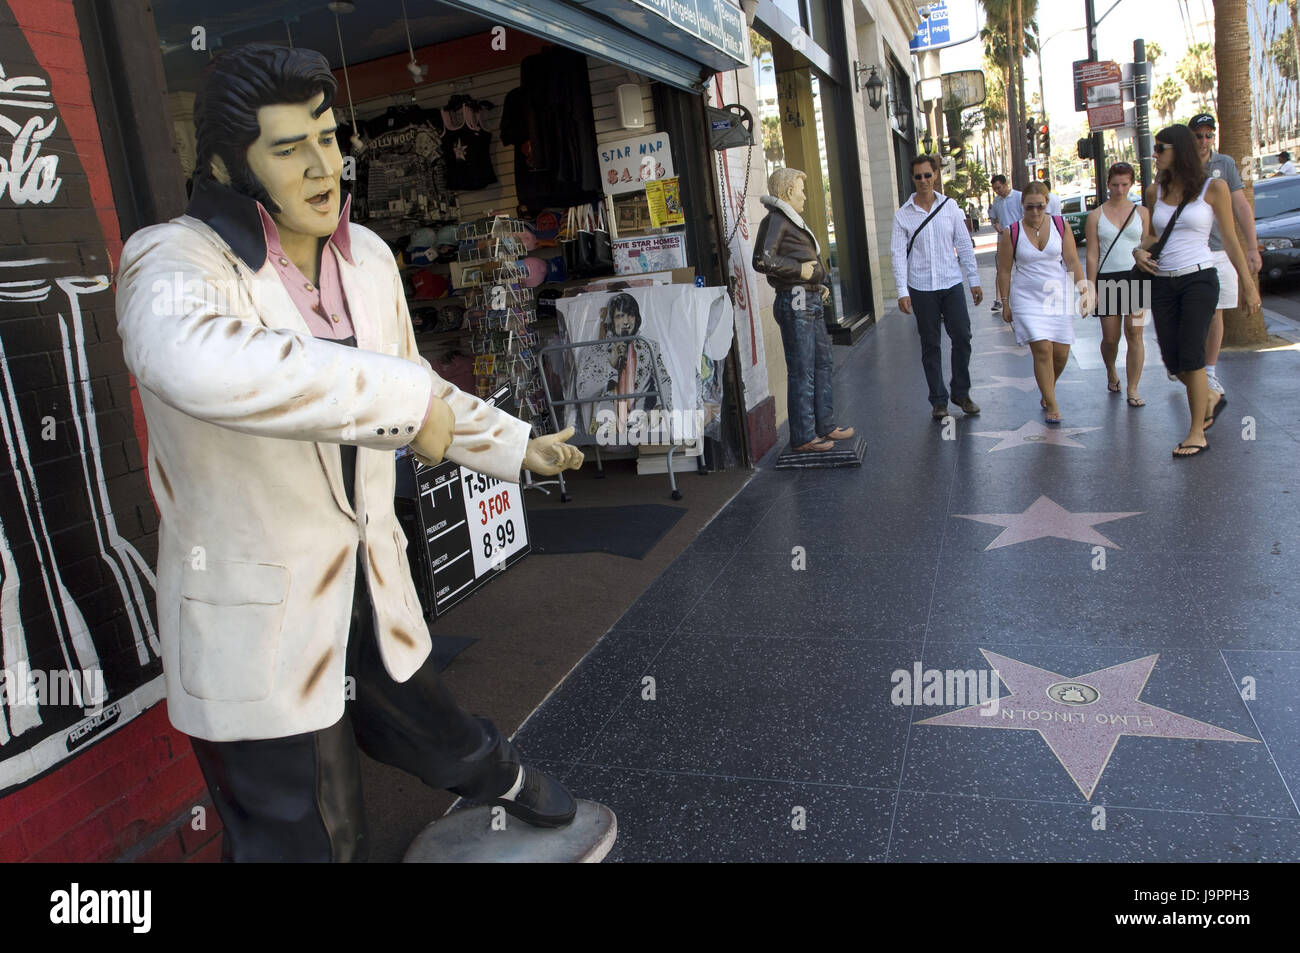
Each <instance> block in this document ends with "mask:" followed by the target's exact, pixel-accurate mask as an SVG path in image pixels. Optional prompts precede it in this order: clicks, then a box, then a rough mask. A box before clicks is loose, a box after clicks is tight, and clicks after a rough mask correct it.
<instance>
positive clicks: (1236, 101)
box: [1214, 0, 1268, 344]
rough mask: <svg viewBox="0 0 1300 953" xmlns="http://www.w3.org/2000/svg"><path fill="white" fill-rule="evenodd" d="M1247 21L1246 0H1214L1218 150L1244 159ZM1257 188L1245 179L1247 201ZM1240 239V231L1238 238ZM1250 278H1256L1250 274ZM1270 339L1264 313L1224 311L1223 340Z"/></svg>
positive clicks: (1247, 99)
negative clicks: (1219, 104)
mask: <svg viewBox="0 0 1300 953" xmlns="http://www.w3.org/2000/svg"><path fill="white" fill-rule="evenodd" d="M1245 22H1246V0H1214V26H1215V36H1216V37H1218V43H1217V44H1216V48H1215V63H1214V65H1215V68H1216V70H1217V72H1218V76H1219V79H1218V85H1219V93H1220V95H1219V97H1218V99H1219V102H1220V103H1221V104H1222V106H1221V109H1220V110H1219V151H1220V152H1222V153H1223V154H1224V155H1228V156H1232V157H1233V158H1235V159H1237V160H1238V161H1244V159H1245V157H1246V156H1247V155H1249V153H1250V151H1251V149H1250V78H1251V73H1252V70H1251V62H1250V34H1249V33H1248V31H1246V30H1243V29H1241V28H1240V27H1241V24H1243V23H1245ZM1253 192H1254V190H1253V189H1252V188H1251V184H1250V182H1249V181H1247V182H1246V201H1247V202H1250V204H1251V206H1252V207H1253V206H1254V194H1253ZM1238 240H1240V233H1239V238H1238ZM1246 280H1247V281H1253V280H1254V278H1253V276H1252V277H1249V278H1247V279H1246ZM1267 339H1268V332H1267V330H1266V329H1265V326H1264V315H1263V313H1262V312H1260V313H1259V314H1254V315H1251V314H1247V313H1246V310H1245V309H1244V308H1232V309H1231V310H1227V311H1224V312H1223V343H1224V344H1259V343H1262V342H1263V341H1266V340H1267Z"/></svg>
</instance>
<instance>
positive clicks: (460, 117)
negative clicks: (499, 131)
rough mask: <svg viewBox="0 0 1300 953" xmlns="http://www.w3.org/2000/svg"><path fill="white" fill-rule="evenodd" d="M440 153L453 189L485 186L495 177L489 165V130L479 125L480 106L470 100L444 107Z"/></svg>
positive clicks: (473, 188)
mask: <svg viewBox="0 0 1300 953" xmlns="http://www.w3.org/2000/svg"><path fill="white" fill-rule="evenodd" d="M442 120H443V125H444V126H445V128H446V131H445V132H444V133H443V137H442V152H443V157H444V159H445V160H446V162H447V187H448V188H450V189H452V190H454V191H456V192H473V191H476V190H477V189H485V188H487V187H488V186H489V185H492V184H494V183H495V182H496V181H497V173H496V170H495V169H493V168H492V133H490V132H488V131H487V130H486V129H484V128H483V127H482V125H481V124H480V121H479V110H478V109H476V108H475V105H474V104H472V103H470V104H466V105H465V106H463V107H461V108H460V109H452V110H448V109H444V110H443V111H442Z"/></svg>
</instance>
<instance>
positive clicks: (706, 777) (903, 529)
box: [517, 251, 1300, 861]
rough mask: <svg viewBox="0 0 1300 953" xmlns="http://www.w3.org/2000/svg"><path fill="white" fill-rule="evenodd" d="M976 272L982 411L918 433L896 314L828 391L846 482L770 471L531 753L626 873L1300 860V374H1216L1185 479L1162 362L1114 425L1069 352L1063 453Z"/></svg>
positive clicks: (685, 558)
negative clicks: (849, 459) (752, 864)
mask: <svg viewBox="0 0 1300 953" xmlns="http://www.w3.org/2000/svg"><path fill="white" fill-rule="evenodd" d="M979 257H980V263H981V266H982V271H983V272H984V274H985V283H984V290H985V296H986V304H985V305H984V306H983V307H981V308H977V309H973V311H972V318H973V325H974V330H975V337H974V358H973V360H972V376H973V378H974V380H975V383H976V386H977V389H976V390H975V392H974V398H975V400H976V401H977V402H978V403H980V405H981V406H982V407H983V413H982V414H980V415H979V416H977V417H974V418H963V417H962V415H961V414H960V412H956V419H955V420H954V421H952V423H951V426H948V427H944V426H940V425H937V424H934V423H932V422H931V421H930V417H929V412H930V408H929V404H928V403H927V400H926V387H925V379H924V377H923V375H922V373H921V368H920V361H919V347H918V343H917V339H916V332H915V326H914V324H913V323H912V322H911V321H909V320H908V319H906V318H904V317H903V316H901V315H899V314H898V313H897V312H896V311H894V312H892V313H890V314H888V315H887V316H886V317H885V319H884V320H883V321H882V322H881V324H880V325H879V326H878V327H877V328H876V329H875V330H874V331H873V333H871V334H870V335H868V336H867V337H865V338H864V339H863V340H862V341H860V342H859V343H858V344H857V345H856V346H855V347H854V348H853V349H852V352H851V353H850V354H849V356H848V358H847V359H845V360H844V361H843V362H842V364H841V365H840V368H839V370H838V372H837V379H836V398H837V407H838V414H839V420H840V421H841V422H843V423H845V424H852V425H853V426H855V427H857V428H858V429H859V432H860V433H863V434H864V435H865V437H866V439H867V443H868V450H867V457H866V461H865V463H864V466H863V467H862V469H860V470H833V471H821V472H818V471H812V472H806V473H795V472H790V471H781V472H777V471H773V470H771V469H768V468H760V471H759V473H758V474H757V476H756V477H755V478H754V479H753V480H751V481H750V482H749V484H748V485H747V486H746V487H745V488H744V490H743V491H742V492H741V493H740V494H739V495H738V496H737V497H736V498H735V499H734V500H733V501H732V502H731V503H730V504H729V505H728V506H727V507H726V509H724V510H723V511H722V512H721V513H720V514H719V515H718V516H717V517H716V518H715V519H714V520H713V522H712V523H711V524H710V525H708V526H707V527H706V528H705V529H704V531H703V532H702V533H701V534H700V535H699V536H698V537H697V538H696V539H695V540H694V541H693V543H692V544H691V545H690V546H689V547H688V548H687V549H686V551H685V552H684V553H683V554H682V556H681V557H680V558H678V559H677V560H676V562H675V563H673V565H672V566H670V567H669V568H668V570H667V571H666V572H665V573H664V575H663V576H662V577H661V578H660V579H659V580H658V581H657V582H656V583H655V584H654V585H653V586H652V587H651V588H650V590H649V591H647V592H646V594H645V595H644V596H643V597H642V598H641V599H640V600H639V601H638V602H637V603H636V604H635V605H634V606H633V608H632V609H631V610H630V611H628V613H627V614H626V615H624V616H623V617H622V619H620V620H619V622H618V623H617V624H616V625H615V626H614V627H613V628H612V629H611V630H610V632H609V633H608V634H607V635H606V636H605V637H604V638H603V639H602V640H601V641H600V643H599V644H598V645H597V646H596V647H595V649H593V650H592V652H591V653H590V654H589V655H588V656H587V657H586V659H585V660H584V661H583V662H582V664H581V665H580V666H579V667H578V668H577V669H576V670H575V671H574V672H573V673H572V674H571V675H570V676H569V677H568V679H566V680H565V682H564V683H563V684H562V685H561V686H560V687H559V688H558V689H557V690H556V691H555V692H554V693H553V694H552V696H551V697H550V698H549V699H548V700H547V701H546V702H545V703H544V704H543V705H542V706H541V708H539V709H538V711H537V712H535V713H534V715H533V716H532V717H531V718H530V719H529V721H528V722H527V723H526V724H525V725H524V727H523V728H522V729H521V730H520V732H519V734H518V736H517V740H518V741H519V743H520V745H521V746H522V748H523V750H524V751H525V752H526V753H527V755H528V757H529V758H530V759H534V760H541V761H543V762H544V763H546V764H547V765H548V766H549V767H550V768H551V769H553V770H554V771H556V772H557V774H558V775H559V776H560V777H562V778H563V779H564V780H565V782H566V783H567V784H568V785H569V786H570V787H571V788H572V789H573V790H574V792H575V793H576V794H578V795H579V796H582V797H588V798H594V799H597V800H600V801H603V802H604V803H606V804H608V805H609V806H610V807H611V808H613V810H614V811H615V812H616V813H617V815H618V819H619V838H618V843H617V845H616V846H615V848H614V852H613V854H611V856H610V859H611V860H639V861H664V860H732V861H739V860H750V861H757V860H807V861H812V860H893V861H908V860H1027V861H1059V860H1068V861H1079V860H1100V861H1187V860H1238V861H1258V860H1275V861H1276V860H1294V859H1295V858H1296V857H1297V856H1300V811H1298V810H1297V805H1296V794H1297V793H1300V745H1297V741H1300V714H1298V713H1297V709H1296V706H1295V703H1294V699H1295V696H1296V686H1297V685H1298V684H1300V625H1297V618H1300V587H1298V586H1297V585H1296V579H1297V576H1298V575H1300V556H1298V555H1297V542H1296V541H1297V540H1298V539H1300V487H1297V482H1298V481H1297V479H1296V470H1297V461H1298V460H1300V376H1297V371H1298V370H1300V350H1297V349H1296V348H1291V349H1285V350H1275V351H1269V352H1264V353H1225V354H1224V356H1223V357H1222V358H1221V360H1220V365H1219V366H1220V372H1219V373H1220V377H1221V379H1222V380H1223V382H1224V384H1225V386H1227V388H1228V400H1229V406H1228V410H1227V412H1226V413H1225V414H1224V415H1223V417H1222V419H1221V420H1220V422H1219V423H1218V425H1217V427H1216V428H1215V429H1214V430H1212V431H1211V432H1210V437H1209V442H1210V445H1211V447H1212V448H1213V450H1212V452H1211V453H1209V454H1207V455H1206V456H1204V457H1201V458H1198V459H1194V460H1174V459H1173V458H1172V457H1171V455H1170V451H1171V449H1172V448H1173V446H1174V445H1175V444H1176V443H1177V442H1178V440H1180V439H1181V438H1182V437H1183V436H1184V435H1185V428H1186V414H1187V409H1186V402H1185V399H1184V396H1183V389H1182V387H1181V386H1179V385H1176V384H1174V383H1171V382H1170V381H1168V380H1167V379H1166V377H1165V375H1164V373H1163V370H1162V369H1161V368H1160V367H1159V366H1158V365H1157V364H1156V363H1155V362H1156V361H1157V357H1156V354H1157V351H1156V347H1155V341H1154V338H1153V337H1152V338H1150V339H1149V340H1148V344H1147V349H1148V355H1149V358H1148V367H1147V370H1146V373H1145V375H1144V377H1143V380H1142V387H1141V393H1142V395H1143V397H1144V398H1145V399H1146V401H1147V406H1146V407H1143V408H1140V409H1130V408H1129V407H1128V406H1127V405H1126V404H1125V402H1124V400H1123V396H1122V394H1119V395H1116V394H1110V393H1108V392H1107V391H1106V382H1105V375H1104V373H1103V372H1102V370H1101V369H1100V358H1099V357H1098V356H1097V351H1096V347H1097V341H1098V339H1099V330H1098V328H1097V325H1096V323H1095V320H1093V321H1087V322H1084V321H1081V322H1079V323H1078V325H1077V326H1076V327H1077V329H1078V331H1079V334H1080V340H1079V343H1078V345H1077V347H1076V349H1075V353H1074V357H1073V358H1072V360H1071V363H1070V366H1069V367H1068V368H1067V370H1066V372H1065V374H1064V375H1063V377H1062V387H1061V396H1060V404H1061V409H1062V412H1063V414H1064V417H1065V423H1064V426H1063V427H1062V428H1060V429H1055V430H1051V431H1049V430H1047V428H1046V427H1044V426H1043V425H1042V414H1041V412H1040V410H1039V407H1038V396H1037V392H1036V390H1035V389H1034V387H1033V383H1032V370H1031V367H1030V359H1029V357H1028V356H1027V355H1026V354H1023V353H1019V352H1020V350H1021V349H1017V348H1015V342H1014V340H1013V339H1012V336H1011V334H1010V333H1007V332H1006V331H1005V330H1004V326H1003V324H1002V321H1001V320H1000V319H999V318H998V317H996V316H994V315H993V314H992V313H991V312H990V310H989V307H988V303H991V301H992V289H993V281H992V253H991V251H985V252H982V253H981V254H980V256H979ZM1151 333H1152V332H1151V331H1150V329H1148V334H1149V335H1150V334H1151ZM947 347H948V345H947V343H945V345H944V349H945V362H946V354H947ZM1123 360H1124V355H1123V345H1121V354H1120V362H1121V367H1122V362H1123ZM837 363H838V362H837ZM945 436H947V437H951V439H945ZM768 463H769V464H770V460H769V461H768ZM800 552H806V568H801V561H800V558H799V555H798V554H799V553H800ZM991 669H996V670H997V672H998V674H999V676H1000V677H997V678H994V680H993V681H994V684H997V685H998V686H999V688H998V694H999V695H1000V696H1001V698H1000V699H999V700H998V702H997V703H996V704H997V709H996V711H994V712H993V713H992V714H991V715H987V716H986V715H983V714H981V713H980V711H979V709H978V708H972V707H970V705H971V703H972V701H974V700H979V699H983V698H986V697H987V693H986V692H985V693H981V694H980V695H979V699H975V698H972V697H971V696H965V691H964V689H965V687H966V682H965V681H964V680H963V678H962V673H969V676H970V684H971V688H972V695H973V694H974V689H975V688H976V686H977V685H978V684H979V681H980V679H981V678H983V679H985V680H986V684H987V679H988V672H989V670H991ZM930 670H934V671H935V672H937V673H938V674H937V675H936V676H930V675H927V674H925V673H927V672H929V671H930ZM948 672H951V673H952V674H951V675H949V674H946V673H948ZM917 675H919V676H920V678H919V679H915V677H916V676H917ZM914 679H915V680H916V681H917V682H918V684H916V686H915V687H916V692H915V695H913V696H912V697H909V698H906V699H905V698H904V697H903V689H904V688H908V689H910V688H911V687H912V685H911V684H910V683H911V682H912V681H913V680H914ZM936 679H937V680H938V687H937V688H936V687H935V684H936ZM923 686H928V687H929V688H930V691H924V692H923V691H922V687H923ZM958 687H961V688H962V689H963V696H965V697H958V696H957V695H956V693H955V690H956V689H957V688H958ZM909 694H910V693H909ZM1243 695H1244V696H1245V698H1246V700H1243ZM945 696H946V697H945ZM1007 696H1011V697H1007ZM901 701H915V702H918V703H921V702H928V703H927V704H915V705H913V704H897V702H901ZM989 708H990V709H991V708H992V704H990V706H989ZM937 716H938V717H937ZM1097 807H1103V808H1104V809H1105V811H1104V812H1103V814H1101V815H1098V813H1097V812H1096V810H1095V809H1096V808H1097ZM1099 816H1101V817H1102V819H1103V821H1104V829H1101V830H1099V829H1097V828H1096V822H1097V818H1098V817H1099Z"/></svg>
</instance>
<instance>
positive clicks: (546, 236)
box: [536, 212, 560, 246]
mask: <svg viewBox="0 0 1300 953" xmlns="http://www.w3.org/2000/svg"><path fill="white" fill-rule="evenodd" d="M536 231H537V244H538V245H541V246H552V245H554V244H555V242H556V240H557V239H558V238H559V237H560V216H558V215H556V214H555V213H554V212H542V213H541V214H540V215H538V216H537V229H536Z"/></svg>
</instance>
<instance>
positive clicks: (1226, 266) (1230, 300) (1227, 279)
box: [1214, 251, 1237, 310]
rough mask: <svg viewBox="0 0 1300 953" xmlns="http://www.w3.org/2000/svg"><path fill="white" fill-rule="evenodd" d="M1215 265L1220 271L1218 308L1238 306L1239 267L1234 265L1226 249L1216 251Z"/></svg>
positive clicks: (1224, 308) (1216, 307)
mask: <svg viewBox="0 0 1300 953" xmlns="http://www.w3.org/2000/svg"><path fill="white" fill-rule="evenodd" d="M1214 267H1215V269H1216V270H1217V271H1218V272H1219V303H1218V304H1217V305H1216V306H1215V309H1216V310H1226V309H1228V308H1235V307H1236V306H1237V269H1236V268H1234V267H1232V260H1231V259H1230V258H1228V253H1227V252H1226V251H1216V252H1215V253H1214Z"/></svg>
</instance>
